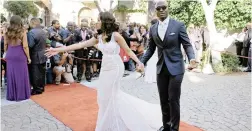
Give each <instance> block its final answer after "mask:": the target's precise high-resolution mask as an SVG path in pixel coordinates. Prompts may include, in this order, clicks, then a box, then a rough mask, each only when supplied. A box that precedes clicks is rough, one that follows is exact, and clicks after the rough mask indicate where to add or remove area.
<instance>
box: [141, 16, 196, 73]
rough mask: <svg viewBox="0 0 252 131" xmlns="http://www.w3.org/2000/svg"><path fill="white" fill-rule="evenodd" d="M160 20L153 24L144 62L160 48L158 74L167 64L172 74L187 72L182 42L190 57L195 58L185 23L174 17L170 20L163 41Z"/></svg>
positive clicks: (143, 58)
mask: <svg viewBox="0 0 252 131" xmlns="http://www.w3.org/2000/svg"><path fill="white" fill-rule="evenodd" d="M158 24H159V23H158V22H157V23H156V24H154V25H153V26H151V28H150V32H149V47H148V49H147V51H146V53H145V54H144V56H143V57H142V62H143V63H144V64H146V63H147V61H148V60H149V59H150V58H151V56H152V55H153V54H154V52H155V50H156V47H157V48H158V62H157V74H159V73H160V71H161V69H162V67H163V65H164V64H165V65H166V67H167V69H168V70H169V72H170V74H171V75H178V74H183V73H184V72H185V67H184V60H183V56H182V52H181V44H182V46H183V48H184V50H185V52H186V54H187V56H188V59H189V60H191V59H195V55H194V51H193V48H192V45H191V43H190V40H189V38H188V35H187V33H186V28H185V25H184V24H183V23H181V22H178V21H176V20H174V19H171V18H170V20H169V25H168V28H167V30H166V33H165V37H164V40H163V41H162V40H161V39H160V37H159V35H158Z"/></svg>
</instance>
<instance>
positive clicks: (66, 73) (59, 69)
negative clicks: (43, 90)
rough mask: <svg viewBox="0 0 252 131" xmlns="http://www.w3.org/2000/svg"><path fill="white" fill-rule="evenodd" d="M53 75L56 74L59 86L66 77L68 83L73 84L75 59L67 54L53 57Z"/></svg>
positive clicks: (56, 81)
mask: <svg viewBox="0 0 252 131" xmlns="http://www.w3.org/2000/svg"><path fill="white" fill-rule="evenodd" d="M53 63H54V68H53V73H55V75H56V78H55V83H56V85H59V84H60V82H61V76H63V77H64V79H65V81H66V82H67V83H73V82H74V79H73V75H72V73H71V72H72V66H73V58H72V55H71V54H68V53H67V52H65V53H62V54H58V55H55V56H53Z"/></svg>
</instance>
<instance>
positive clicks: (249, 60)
mask: <svg viewBox="0 0 252 131" xmlns="http://www.w3.org/2000/svg"><path fill="white" fill-rule="evenodd" d="M248 57H249V58H248V70H251V47H250V48H249V52H248Z"/></svg>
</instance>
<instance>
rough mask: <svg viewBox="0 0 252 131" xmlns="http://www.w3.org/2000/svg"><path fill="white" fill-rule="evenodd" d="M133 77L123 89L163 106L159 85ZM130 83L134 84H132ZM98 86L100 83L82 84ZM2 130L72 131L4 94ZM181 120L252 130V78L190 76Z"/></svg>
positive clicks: (225, 130) (223, 129)
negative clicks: (158, 91)
mask: <svg viewBox="0 0 252 131" xmlns="http://www.w3.org/2000/svg"><path fill="white" fill-rule="evenodd" d="M135 77H136V75H135V74H131V75H130V76H127V77H125V78H124V79H123V84H122V85H123V87H122V89H123V90H124V91H125V92H127V93H129V94H132V95H134V96H137V97H139V98H141V99H144V100H146V101H149V102H151V103H159V99H158V93H157V87H156V84H148V83H144V82H143V79H139V80H136V79H135ZM129 81H130V82H129ZM82 83H84V84H86V85H88V86H91V87H95V85H96V84H97V81H93V82H92V83H86V82H82ZM1 98H2V100H1V101H2V105H1V110H2V112H1V117H2V119H1V122H2V123H1V126H2V127H1V128H2V131H69V130H71V129H69V128H68V127H66V126H65V125H64V124H62V123H61V122H60V121H58V120H57V119H55V118H54V117H52V116H51V115H50V114H49V113H48V112H47V111H46V110H44V109H42V108H41V107H40V106H39V105H37V104H36V103H34V102H33V101H32V100H28V101H24V102H19V103H15V102H14V103H13V102H12V103H10V102H8V101H6V100H4V93H3V92H2V97H1ZM181 119H182V120H183V121H185V122H187V123H189V124H192V125H195V126H198V127H200V128H202V129H204V130H207V131H250V130H251V76H250V74H238V75H228V76H217V75H203V74H196V73H190V72H189V73H186V75H185V77H184V81H183V85H182V95H181Z"/></svg>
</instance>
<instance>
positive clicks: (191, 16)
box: [168, 0, 206, 26]
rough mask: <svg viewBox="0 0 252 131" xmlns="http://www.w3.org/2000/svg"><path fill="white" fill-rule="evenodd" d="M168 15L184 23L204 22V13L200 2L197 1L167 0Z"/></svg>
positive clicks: (198, 23)
mask: <svg viewBox="0 0 252 131" xmlns="http://www.w3.org/2000/svg"><path fill="white" fill-rule="evenodd" d="M168 5H169V8H168V9H169V15H170V16H171V17H173V18H175V19H177V20H180V21H182V22H184V23H185V25H187V26H188V25H189V24H195V25H203V24H205V22H206V21H205V14H204V11H203V8H202V6H201V4H200V3H199V2H197V1H188V0H179V1H178V0H169V1H168Z"/></svg>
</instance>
